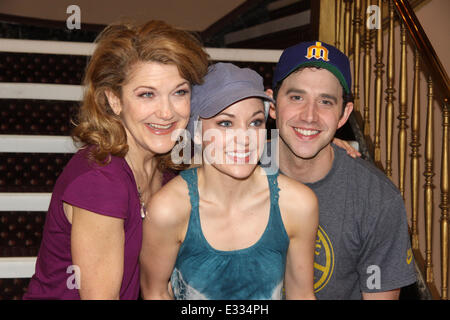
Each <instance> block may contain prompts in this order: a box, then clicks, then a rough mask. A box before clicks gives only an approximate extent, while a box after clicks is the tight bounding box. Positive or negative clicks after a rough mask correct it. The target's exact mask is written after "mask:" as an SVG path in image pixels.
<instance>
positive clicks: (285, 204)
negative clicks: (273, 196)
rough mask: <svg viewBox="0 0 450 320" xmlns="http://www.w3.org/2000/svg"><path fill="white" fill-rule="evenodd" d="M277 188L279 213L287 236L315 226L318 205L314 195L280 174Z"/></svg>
mask: <svg viewBox="0 0 450 320" xmlns="http://www.w3.org/2000/svg"><path fill="white" fill-rule="evenodd" d="M278 186H279V188H280V193H279V194H280V198H279V206H280V211H281V215H282V218H283V222H284V224H285V227H286V231H287V232H288V234H291V233H292V232H295V231H296V230H299V228H304V226H306V225H312V226H313V225H316V224H317V222H318V218H319V217H318V215H319V213H318V210H319V204H318V200H317V197H316V195H315V193H314V192H313V191H312V190H311V189H310V188H309V187H307V186H306V185H304V184H303V183H300V182H298V181H295V180H294V179H291V178H289V177H287V176H285V175H282V174H280V175H279V177H278Z"/></svg>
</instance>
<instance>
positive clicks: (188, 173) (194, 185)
mask: <svg viewBox="0 0 450 320" xmlns="http://www.w3.org/2000/svg"><path fill="white" fill-rule="evenodd" d="M180 176H181V177H182V178H183V179H184V181H186V183H187V185H188V190H189V199H190V202H191V207H192V209H191V210H194V209H197V208H198V203H199V195H198V179H197V168H191V169H187V170H184V171H181V172H180Z"/></svg>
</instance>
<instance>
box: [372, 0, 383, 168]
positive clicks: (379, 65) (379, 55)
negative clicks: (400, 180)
mask: <svg viewBox="0 0 450 320" xmlns="http://www.w3.org/2000/svg"><path fill="white" fill-rule="evenodd" d="M382 5H383V4H382V0H378V7H379V8H380V11H379V13H380V16H381V17H382V16H383V9H382V8H383V6H382ZM376 33H377V36H376V40H375V60H376V62H375V65H374V66H375V139H374V161H375V164H377V165H380V162H381V142H380V130H381V100H382V95H383V93H382V89H383V80H382V76H383V67H384V64H383V26H382V23H380V26H379V29H377V31H376Z"/></svg>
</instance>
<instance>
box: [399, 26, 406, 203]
mask: <svg viewBox="0 0 450 320" xmlns="http://www.w3.org/2000/svg"><path fill="white" fill-rule="evenodd" d="M400 48H401V49H400V50H401V53H400V84H399V87H400V91H399V106H400V112H399V116H398V120H399V126H398V128H399V132H398V170H399V174H398V179H399V181H398V188H399V190H400V192H401V194H402V196H403V198H405V166H406V129H407V128H408V126H407V124H406V120H407V119H408V115H407V94H408V88H407V84H406V83H407V73H406V63H407V61H406V28H405V25H404V24H403V23H402V25H401V27H400Z"/></svg>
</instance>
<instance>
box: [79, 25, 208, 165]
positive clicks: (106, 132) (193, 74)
mask: <svg viewBox="0 0 450 320" xmlns="http://www.w3.org/2000/svg"><path fill="white" fill-rule="evenodd" d="M95 44H96V48H95V51H94V52H93V54H92V56H91V58H90V60H89V63H88V65H87V67H86V72H85V76H84V80H83V85H84V90H85V91H84V97H83V102H82V105H81V107H80V109H79V112H78V115H77V117H76V119H74V121H73V122H74V124H75V128H74V129H73V130H72V138H73V139H74V141H76V142H77V143H81V144H82V145H83V146H84V147H87V146H92V147H91V148H90V153H89V154H90V155H89V157H90V158H91V159H92V160H95V161H96V162H97V163H98V164H107V163H108V162H109V161H110V155H113V156H119V157H124V156H125V155H126V154H127V152H128V144H127V135H126V132H125V129H124V127H123V125H122V121H121V120H120V118H119V117H118V116H117V115H116V114H115V113H114V112H113V110H112V109H111V107H110V105H109V103H108V99H107V98H106V95H105V91H106V90H110V91H112V92H113V93H115V94H116V95H117V96H118V97H120V98H122V92H121V91H122V87H123V85H124V84H126V83H127V81H128V78H129V76H130V73H131V71H132V67H133V66H134V65H135V64H136V63H138V62H159V63H163V64H173V65H176V66H177V68H178V71H179V72H180V75H181V77H183V78H184V79H186V80H188V81H189V82H190V83H191V85H192V84H200V83H202V81H203V77H204V76H205V75H206V73H207V69H208V64H209V56H208V54H207V53H206V52H205V51H204V50H203V48H202V45H201V43H200V41H199V40H198V39H197V38H196V37H195V36H194V35H192V34H190V33H188V32H186V31H183V30H179V29H176V28H174V27H172V26H170V25H168V24H167V23H165V22H163V21H150V22H147V23H145V24H142V25H137V24H135V23H120V24H112V25H109V26H107V27H106V28H105V29H104V30H103V31H102V32H101V33H100V34H99V35H98V37H97V39H96V40H95ZM169 158H170V157H168V156H167V155H163V156H160V157H159V159H160V167H171V166H170V159H169ZM168 162H169V163H168Z"/></svg>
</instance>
